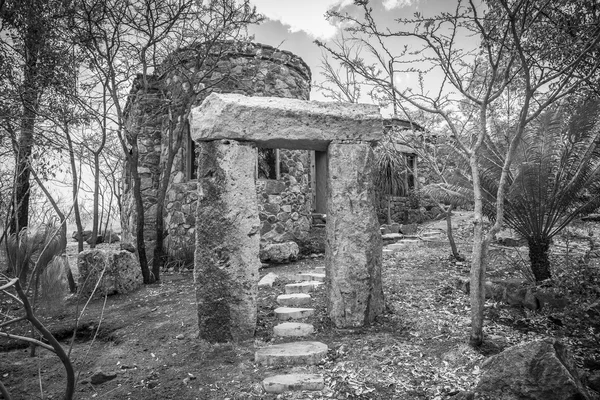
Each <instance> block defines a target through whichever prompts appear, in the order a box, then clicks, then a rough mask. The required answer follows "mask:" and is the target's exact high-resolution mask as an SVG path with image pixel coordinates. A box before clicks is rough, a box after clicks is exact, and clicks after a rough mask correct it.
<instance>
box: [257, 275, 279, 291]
mask: <svg viewBox="0 0 600 400" xmlns="http://www.w3.org/2000/svg"><path fill="white" fill-rule="evenodd" d="M277 278H278V276H277V274H274V273H272V272H269V273H268V274H266V275H265V276H263V277H262V278H261V279H260V281H258V287H273V284H274V283H275V281H277Z"/></svg>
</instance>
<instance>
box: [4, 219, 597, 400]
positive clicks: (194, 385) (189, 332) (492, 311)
mask: <svg viewBox="0 0 600 400" xmlns="http://www.w3.org/2000/svg"><path fill="white" fill-rule="evenodd" d="M457 230H458V238H459V242H460V243H461V244H460V247H461V252H463V253H464V254H465V255H468V252H469V246H468V239H469V237H468V231H469V225H468V221H467V219H466V218H463V219H462V220H461V219H460V218H459V222H458V227H457ZM563 244H564V243H563ZM563 253H564V251H563ZM563 253H561V254H557V255H556V258H557V260H559V259H560V260H559V261H560V262H558V261H557V264H558V265H559V266H557V269H556V271H555V274H556V275H557V276H562V275H561V274H562V273H563V271H564V270H565V268H566V266H569V267H570V268H571V269H570V270H569V271H571V272H570V274H569V277H572V278H569V279H572V280H573V282H572V283H569V282H567V283H560V285H559V286H560V290H563V291H564V292H565V294H567V295H568V296H569V298H570V299H571V305H570V306H569V307H568V308H567V309H566V310H564V311H557V310H544V311H541V312H535V313H534V312H529V311H526V310H523V309H517V308H511V307H508V306H505V305H502V304H498V303H492V302H489V303H488V304H487V309H486V334H487V339H486V342H485V345H484V346H483V348H482V349H480V350H479V351H475V350H473V349H471V348H469V347H468V346H467V345H466V338H467V337H468V332H469V318H468V316H469V302H468V296H466V295H465V294H464V293H462V292H461V291H459V290H458V289H457V288H456V285H455V281H456V279H457V278H458V277H464V276H467V275H468V266H467V264H466V263H460V262H459V263H457V262H455V261H453V260H451V259H450V258H449V257H448V254H449V251H448V249H447V246H446V245H445V244H444V243H427V244H425V243H423V244H421V245H420V246H418V247H416V248H414V249H411V250H410V251H405V252H402V253H396V254H393V255H385V256H384V271H383V281H384V290H385V296H386V304H387V309H386V312H385V314H384V315H383V316H381V317H380V318H379V319H378V320H377V322H376V323H375V324H374V325H373V326H370V327H367V328H364V329H357V330H339V329H335V328H334V327H333V326H331V324H330V323H329V322H328V319H327V317H326V312H325V308H326V301H325V291H324V290H323V289H321V291H319V292H317V293H316V294H315V295H314V300H313V304H314V306H315V307H316V309H317V313H316V314H315V315H314V316H313V317H311V318H310V319H309V322H311V323H312V324H313V325H314V326H315V327H316V333H315V335H314V340H319V341H322V342H324V343H326V344H327V345H329V348H330V351H329V354H328V356H327V358H326V359H325V360H323V363H322V364H321V365H318V366H314V367H307V368H299V369H301V370H307V371H313V372H316V373H321V374H323V375H324V376H325V381H326V388H325V390H323V392H320V393H308V392H306V393H295V394H285V395H280V396H276V395H269V394H265V393H264V392H263V390H262V388H261V381H262V379H263V378H264V377H266V376H269V375H272V374H277V373H282V371H284V370H285V371H289V369H284V370H278V369H274V368H267V367H262V366H257V365H256V364H254V362H253V355H254V350H255V348H257V347H261V346H267V345H269V344H270V343H273V342H277V341H280V339H276V338H273V336H272V328H273V326H274V325H275V324H276V323H277V321H276V320H275V317H274V314H273V309H274V308H275V307H276V303H275V298H276V296H277V295H278V294H280V293H282V292H283V286H284V285H285V284H286V283H288V282H292V281H293V280H294V279H295V275H296V274H297V273H298V272H304V271H307V270H310V269H312V268H314V267H315V266H319V265H323V264H324V261H323V258H322V257H317V258H310V257H309V258H307V259H304V260H301V261H299V262H296V263H294V264H290V265H280V266H275V267H272V268H268V269H263V270H262V271H261V274H266V273H267V272H275V273H277V274H279V275H280V277H281V279H280V280H279V281H278V282H277V283H276V284H275V286H274V287H273V288H272V289H261V291H260V294H259V316H258V330H257V333H256V337H255V340H254V341H251V342H247V343H241V344H208V343H204V342H202V341H200V340H199V339H198V338H197V326H196V316H195V303H194V290H193V278H192V274H191V272H181V273H180V272H173V273H168V274H165V275H164V276H163V280H162V282H161V283H160V284H156V285H148V286H145V287H143V288H141V289H140V290H138V291H137V292H135V293H132V294H130V295H126V296H121V295H119V296H110V297H108V298H107V299H106V301H104V299H101V300H95V301H93V302H91V303H90V304H89V305H88V307H87V308H86V310H85V313H84V315H83V317H81V318H80V320H79V323H78V328H77V330H76V335H75V341H74V342H73V343H72V353H71V358H72V360H73V362H74V365H75V368H76V371H77V374H78V384H77V388H76V398H77V399H135V400H150V399H157V400H158V399H178V400H185V399H202V400H204V399H215V400H216V399H219V400H223V399H231V400H233V399H275V398H281V399H320V398H326V399H329V398H333V399H451V398H452V395H454V394H456V393H457V392H458V391H459V390H463V389H467V388H469V387H471V386H472V385H473V384H474V383H475V382H476V380H477V377H478V375H479V373H480V370H479V366H480V364H481V361H482V360H483V359H484V358H485V357H486V356H488V355H490V354H494V353H497V352H499V351H501V350H502V349H504V348H506V347H508V346H510V345H512V344H516V343H521V342H523V341H527V340H532V339H536V338H541V337H544V336H555V337H561V338H563V339H564V340H565V341H567V342H568V343H569V344H570V345H571V347H572V348H573V350H574V354H575V356H576V360H577V362H578V364H579V365H580V366H584V363H585V365H586V366H587V367H591V368H595V367H594V364H593V361H596V362H599V361H600V354H599V349H600V346H599V344H600V341H599V338H600V336H599V331H600V329H599V328H600V324H599V320H598V318H596V319H594V318H589V315H587V314H586V313H585V309H586V306H587V305H589V304H590V303H591V302H592V300H593V299H594V294H593V291H594V290H595V289H594V286H595V287H598V280H597V278H598V275H599V274H598V267H597V266H594V265H592V266H591V267H590V266H589V265H586V267H585V269H584V267H581V268H579V267H578V266H577V265H579V264H577V262H576V261H577V259H578V257H579V253H577V252H574V253H571V254H569V255H568V257H571V258H570V259H569V258H568V257H567V258H565V255H564V254H563ZM561 257H562V258H561ZM518 259H519V256H518V255H516V253H515V252H514V251H513V250H511V249H498V248H496V249H495V250H494V251H492V265H491V268H490V274H491V276H499V277H502V276H507V275H513V276H514V275H517V276H518V268H515V265H516V263H517V261H518ZM594 279H596V280H595V281H594ZM577 280H582V281H584V282H585V285H582V284H581V283H577V282H578V281H577ZM565 281H568V280H567V279H565ZM569 285H571V286H569ZM586 285H587V286H590V289H589V290H588V291H586V290H587V289H586V290H583V289H581V290H580V292H581V293H576V291H577V290H576V289H574V288H577V287H580V288H582V287H583V286H586ZM587 286H586V287H587ZM595 296H596V298H597V296H598V294H597V293H596V294H595ZM2 301H3V302H4V303H2V305H1V307H2V312H6V310H7V307H9V306H10V305H8V304H7V303H6V299H5V298H3V300H2ZM83 304H84V303H83V301H82V302H78V301H77V299H76V298H71V299H69V300H68V301H67V303H66V306H65V307H64V308H63V309H61V310H60V311H59V312H55V313H53V314H45V315H43V318H44V320H45V323H46V324H47V326H48V327H50V329H51V330H52V331H53V332H54V333H55V334H56V335H57V336H58V337H59V338H60V340H61V341H62V343H64V345H65V347H66V348H69V347H71V340H72V337H73V328H74V320H75V318H74V316H75V315H76V313H77V312H81V309H82V307H83ZM553 321H554V322H553ZM556 321H559V322H560V324H561V325H557V323H556ZM19 346H20V345H19V344H18V343H17V342H16V341H12V340H6V339H0V348H1V349H0V350H1V351H2V352H1V353H0V380H1V381H2V382H3V383H4V384H5V385H6V386H7V388H8V389H9V391H10V392H11V394H12V396H13V398H14V399H15V400H21V399H23V400H25V399H27V400H29V399H42V398H43V399H59V398H61V397H62V395H61V393H62V391H63V390H64V374H63V372H62V365H61V364H60V362H59V361H58V359H57V358H56V357H55V356H54V355H53V354H51V353H49V352H48V351H45V350H39V349H38V351H37V356H36V357H33V358H32V357H29V349H27V348H25V347H23V346H20V347H19ZM98 370H101V371H103V372H105V373H109V374H110V373H115V374H117V377H116V378H115V379H113V380H111V381H109V382H106V383H103V384H100V385H92V384H90V383H89V378H90V376H91V375H92V374H93V373H94V372H96V371H98Z"/></svg>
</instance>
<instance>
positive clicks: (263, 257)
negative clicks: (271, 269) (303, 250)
mask: <svg viewBox="0 0 600 400" xmlns="http://www.w3.org/2000/svg"><path fill="white" fill-rule="evenodd" d="M299 253H300V248H299V247H298V245H297V244H296V242H284V243H268V244H266V245H264V246H263V247H262V248H261V249H260V261H261V262H265V263H288V262H290V261H294V260H297V259H298V254H299Z"/></svg>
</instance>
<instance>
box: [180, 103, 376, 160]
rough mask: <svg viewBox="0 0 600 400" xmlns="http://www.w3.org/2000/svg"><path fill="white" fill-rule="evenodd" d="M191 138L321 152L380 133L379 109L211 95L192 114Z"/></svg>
mask: <svg viewBox="0 0 600 400" xmlns="http://www.w3.org/2000/svg"><path fill="white" fill-rule="evenodd" d="M189 119H190V127H191V131H190V133H191V136H192V139H194V140H196V141H210V140H216V139H227V138H229V139H235V140H240V141H253V142H255V143H257V144H258V145H259V146H261V147H271V148H279V147H284V148H288V149H304V150H319V151H325V150H326V149H327V146H328V144H329V143H331V142H332V141H334V140H338V139H344V140H349V141H364V142H374V141H377V140H380V139H381V138H382V137H383V119H382V117H381V114H380V113H379V107H377V106H375V105H371V104H341V103H329V102H316V101H311V102H307V101H302V100H296V99H282V98H277V97H247V96H244V95H240V94H218V93H212V94H211V95H210V96H208V97H207V98H206V99H205V100H204V102H203V103H202V105H200V107H196V108H194V109H192V111H191V113H190V117H189Z"/></svg>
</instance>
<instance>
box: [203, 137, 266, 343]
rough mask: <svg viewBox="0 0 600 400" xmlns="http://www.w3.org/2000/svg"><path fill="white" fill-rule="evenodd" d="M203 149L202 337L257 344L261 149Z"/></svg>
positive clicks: (229, 143)
mask: <svg viewBox="0 0 600 400" xmlns="http://www.w3.org/2000/svg"><path fill="white" fill-rule="evenodd" d="M199 148H200V154H199V168H198V208H197V212H196V253H195V266H194V284H195V287H196V302H197V306H198V325H199V328H200V337H201V338H203V339H206V340H208V341H210V342H225V341H242V340H246V339H252V338H253V337H254V331H255V329H256V318H257V285H258V277H259V275H258V268H259V266H260V261H259V240H260V233H259V230H260V221H259V219H258V207H257V199H256V184H255V177H254V169H255V165H256V157H257V152H256V147H254V146H253V145H249V144H242V143H240V142H237V141H233V140H217V141H212V142H203V143H199Z"/></svg>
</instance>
